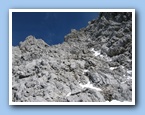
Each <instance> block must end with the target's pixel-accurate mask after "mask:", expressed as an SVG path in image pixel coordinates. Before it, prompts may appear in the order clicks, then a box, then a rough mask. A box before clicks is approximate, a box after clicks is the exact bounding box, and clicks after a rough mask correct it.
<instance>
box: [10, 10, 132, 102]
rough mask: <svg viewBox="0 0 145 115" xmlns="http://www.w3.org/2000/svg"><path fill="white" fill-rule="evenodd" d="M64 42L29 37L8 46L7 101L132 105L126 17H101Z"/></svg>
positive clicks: (129, 23) (129, 31) (128, 15)
mask: <svg viewBox="0 0 145 115" xmlns="http://www.w3.org/2000/svg"><path fill="white" fill-rule="evenodd" d="M64 39H65V40H64V42H63V43H62V44H58V45H53V46H49V45H48V44H46V43H45V42H44V41H43V40H42V39H36V38H35V37H34V36H31V35H30V36H28V37H27V38H26V40H25V41H24V42H21V43H20V45H19V46H16V47H13V54H12V58H13V59H12V95H13V96H12V98H13V100H12V101H14V102H105V101H112V100H118V101H132V14H131V13H126V12H125V13H123V12H122V13H121V12H120V13H117V12H116V13H100V16H99V18H98V19H95V20H92V21H90V22H88V26H87V27H86V28H82V29H80V30H79V31H78V30H75V29H72V30H71V33H70V34H68V35H66V36H65V38H64Z"/></svg>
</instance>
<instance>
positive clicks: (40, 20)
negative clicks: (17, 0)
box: [12, 12, 99, 46]
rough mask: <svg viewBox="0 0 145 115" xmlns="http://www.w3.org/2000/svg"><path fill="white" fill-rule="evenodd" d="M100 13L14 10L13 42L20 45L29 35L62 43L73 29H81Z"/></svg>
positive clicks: (48, 41)
mask: <svg viewBox="0 0 145 115" xmlns="http://www.w3.org/2000/svg"><path fill="white" fill-rule="evenodd" d="M98 15H99V13H97V12H96V13H95V12H94V13H92V12H89V13H86V12H72V13H70V12H69V13H67V12H63V13H62V12H61V13H58V12H53V13H52V12H51V13H50V12H49V13H48V12H13V14H12V40H13V42H12V44H13V46H16V45H19V42H20V41H24V40H25V38H26V37H27V36H28V35H33V36H35V37H36V38H41V39H43V40H44V41H45V42H47V43H48V44H49V45H54V44H58V43H62V42H63V40H64V36H65V35H66V34H68V33H70V30H71V29H77V30H79V29H81V28H83V27H86V26H87V25H88V21H90V20H92V19H96V18H97V17H98Z"/></svg>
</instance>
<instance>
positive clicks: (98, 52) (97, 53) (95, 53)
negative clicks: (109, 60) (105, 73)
mask: <svg viewBox="0 0 145 115" xmlns="http://www.w3.org/2000/svg"><path fill="white" fill-rule="evenodd" d="M91 51H92V52H94V56H98V55H100V51H95V50H94V48H92V49H91Z"/></svg>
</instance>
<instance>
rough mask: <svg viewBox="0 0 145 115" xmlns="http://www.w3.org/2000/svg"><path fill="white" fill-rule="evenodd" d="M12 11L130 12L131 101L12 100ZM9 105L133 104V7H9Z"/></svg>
mask: <svg viewBox="0 0 145 115" xmlns="http://www.w3.org/2000/svg"><path fill="white" fill-rule="evenodd" d="M12 12H132V102H12ZM9 105H135V9H9Z"/></svg>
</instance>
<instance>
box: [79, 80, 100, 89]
mask: <svg viewBox="0 0 145 115" xmlns="http://www.w3.org/2000/svg"><path fill="white" fill-rule="evenodd" d="M79 85H80V86H81V87H82V88H90V89H95V90H97V91H102V90H101V89H100V88H97V87H94V86H93V84H91V83H90V81H88V83H87V84H85V85H83V84H81V83H80V84H79Z"/></svg>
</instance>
